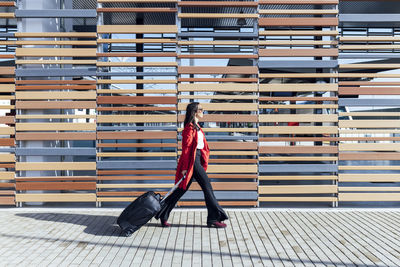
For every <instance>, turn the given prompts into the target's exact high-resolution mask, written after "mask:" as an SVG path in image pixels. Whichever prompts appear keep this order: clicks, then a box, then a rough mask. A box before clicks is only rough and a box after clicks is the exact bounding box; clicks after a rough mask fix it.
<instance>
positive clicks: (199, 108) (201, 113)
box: [196, 105, 203, 119]
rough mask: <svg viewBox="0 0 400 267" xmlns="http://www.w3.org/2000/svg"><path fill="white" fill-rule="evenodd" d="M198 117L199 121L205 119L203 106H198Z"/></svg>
mask: <svg viewBox="0 0 400 267" xmlns="http://www.w3.org/2000/svg"><path fill="white" fill-rule="evenodd" d="M196 117H197V118H198V119H201V118H203V107H202V106H201V105H198V106H197V112H196Z"/></svg>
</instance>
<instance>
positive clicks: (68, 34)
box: [14, 32, 97, 38]
mask: <svg viewBox="0 0 400 267" xmlns="http://www.w3.org/2000/svg"><path fill="white" fill-rule="evenodd" d="M14 35H15V37H18V38H28V37H31V38H35V37H36V38H46V37H88V38H97V34H96V33H95V32H16V33H15V34H14Z"/></svg>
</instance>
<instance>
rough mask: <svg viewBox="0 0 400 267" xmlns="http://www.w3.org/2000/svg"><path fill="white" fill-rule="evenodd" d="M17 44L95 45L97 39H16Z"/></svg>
mask: <svg viewBox="0 0 400 267" xmlns="http://www.w3.org/2000/svg"><path fill="white" fill-rule="evenodd" d="M15 44H16V45H76V46H79V45H91V46H95V45H96V44H97V42H96V41H41V40H29V41H15Z"/></svg>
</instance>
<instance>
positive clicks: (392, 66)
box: [339, 63, 400, 69]
mask: <svg viewBox="0 0 400 267" xmlns="http://www.w3.org/2000/svg"><path fill="white" fill-rule="evenodd" d="M339 68H341V69H398V68H400V64H384V63H380V64H359V63H357V64H339Z"/></svg>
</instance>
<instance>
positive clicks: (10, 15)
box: [0, 12, 15, 19]
mask: <svg viewBox="0 0 400 267" xmlns="http://www.w3.org/2000/svg"><path fill="white" fill-rule="evenodd" d="M0 18H7V19H12V18H15V14H14V12H1V13H0Z"/></svg>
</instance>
